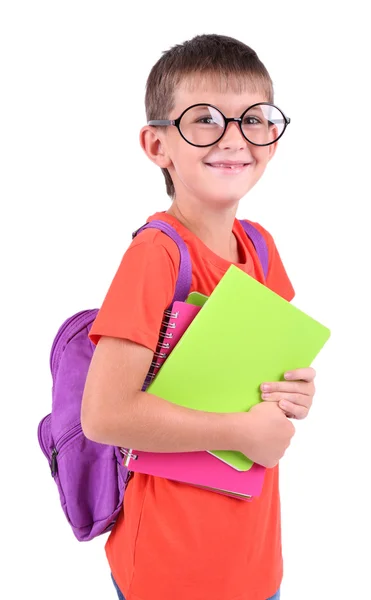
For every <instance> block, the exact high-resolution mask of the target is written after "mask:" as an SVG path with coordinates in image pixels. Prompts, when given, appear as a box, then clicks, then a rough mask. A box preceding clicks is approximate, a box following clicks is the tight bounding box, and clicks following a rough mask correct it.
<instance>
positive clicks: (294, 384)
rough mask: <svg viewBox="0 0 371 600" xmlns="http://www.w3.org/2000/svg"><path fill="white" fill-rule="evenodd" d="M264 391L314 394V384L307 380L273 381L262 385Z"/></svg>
mask: <svg viewBox="0 0 371 600" xmlns="http://www.w3.org/2000/svg"><path fill="white" fill-rule="evenodd" d="M260 389H261V391H262V392H263V393H274V392H279V393H290V394H303V395H304V394H307V395H308V396H312V395H313V394H314V384H313V383H312V382H307V381H290V382H289V381H271V382H269V383H263V384H262V385H261V386H260Z"/></svg>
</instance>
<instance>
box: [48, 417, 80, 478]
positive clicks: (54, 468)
mask: <svg viewBox="0 0 371 600" xmlns="http://www.w3.org/2000/svg"><path fill="white" fill-rule="evenodd" d="M80 433H82V427H81V423H76V425H74V426H73V427H71V429H69V430H68V431H66V433H64V434H63V435H62V436H61V437H60V438H59V440H58V441H56V442H55V444H54V448H53V450H52V456H51V461H50V471H51V474H52V477H55V476H56V474H57V472H58V459H57V457H58V455H59V454H60V453H61V451H62V450H63V448H64V447H65V445H66V444H67V442H69V441H70V440H72V438H74V437H77V436H78V435H80Z"/></svg>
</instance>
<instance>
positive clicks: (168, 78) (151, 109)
mask: <svg viewBox="0 0 371 600" xmlns="http://www.w3.org/2000/svg"><path fill="white" fill-rule="evenodd" d="M189 76H196V82H198V83H200V82H201V80H202V76H203V77H205V76H211V77H215V81H216V82H217V83H218V85H220V86H223V84H224V86H223V89H227V87H232V88H233V87H234V88H236V86H237V89H236V91H237V92H241V91H242V90H244V89H246V88H247V87H248V88H249V89H253V90H254V91H255V90H260V91H261V92H262V93H263V94H264V98H265V99H266V100H267V101H268V102H273V83H272V80H271V78H270V76H269V73H268V71H267V69H266V68H265V66H264V65H263V63H262V62H261V61H260V59H259V58H258V56H257V54H256V52H255V51H254V50H252V48H250V47H249V46H246V44H244V43H243V42H240V41H238V40H236V39H234V38H231V37H227V36H224V35H216V34H208V35H198V36H196V37H194V38H193V39H191V40H189V41H186V42H184V43H183V44H179V45H176V46H173V47H172V48H170V50H167V51H166V52H163V55H162V56H161V58H160V59H159V60H158V61H157V62H156V64H155V65H154V66H153V67H152V69H151V72H150V74H149V76H148V79H147V85H146V96H145V108H146V116H147V121H150V120H152V119H168V115H169V113H170V111H171V110H172V109H173V107H174V92H175V88H176V86H177V85H179V83H180V82H181V80H182V79H183V78H187V77H189ZM197 76H201V78H199V79H197ZM177 116H179V115H177ZM162 172H163V174H164V177H165V182H166V191H167V193H168V195H169V196H170V198H173V197H174V195H175V189H174V185H173V182H172V179H171V177H170V173H169V171H168V170H167V169H162Z"/></svg>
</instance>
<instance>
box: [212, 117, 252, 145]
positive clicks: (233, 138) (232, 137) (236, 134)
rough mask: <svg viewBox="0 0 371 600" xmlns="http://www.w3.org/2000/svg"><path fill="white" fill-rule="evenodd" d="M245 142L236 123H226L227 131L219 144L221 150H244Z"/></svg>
mask: <svg viewBox="0 0 371 600" xmlns="http://www.w3.org/2000/svg"><path fill="white" fill-rule="evenodd" d="M247 144H248V142H247V140H246V139H245V138H244V137H243V135H242V132H241V129H240V126H239V124H238V122H237V123H236V122H233V121H232V122H231V123H228V125H227V129H226V131H225V133H224V135H223V137H222V139H221V140H220V142H219V146H220V147H221V148H225V149H227V148H246V145H247Z"/></svg>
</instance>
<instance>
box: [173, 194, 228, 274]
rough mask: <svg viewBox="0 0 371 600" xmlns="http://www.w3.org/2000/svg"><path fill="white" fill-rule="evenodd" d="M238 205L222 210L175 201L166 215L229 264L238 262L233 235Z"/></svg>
mask: <svg viewBox="0 0 371 600" xmlns="http://www.w3.org/2000/svg"><path fill="white" fill-rule="evenodd" d="M237 208H238V203H237V204H236V205H235V206H233V207H228V208H224V210H220V209H218V210H215V207H208V206H200V205H198V206H196V204H193V203H192V204H190V203H189V202H187V203H184V204H183V203H182V202H180V201H178V200H177V199H174V200H173V203H172V205H171V207H170V208H169V210H167V213H168V214H169V215H172V216H173V217H175V218H176V219H177V220H178V221H179V222H180V223H182V225H184V227H186V228H187V229H189V230H190V231H192V233H194V234H195V235H196V236H197V237H198V238H199V239H200V240H201V241H202V242H203V243H204V244H205V245H206V246H207V247H208V248H210V250H211V251H212V252H214V253H215V254H217V255H218V256H220V257H222V258H224V259H225V260H228V261H230V262H240V259H239V255H238V245H237V240H236V238H235V236H234V234H233V231H232V230H233V224H234V220H235V218H236V212H237Z"/></svg>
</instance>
